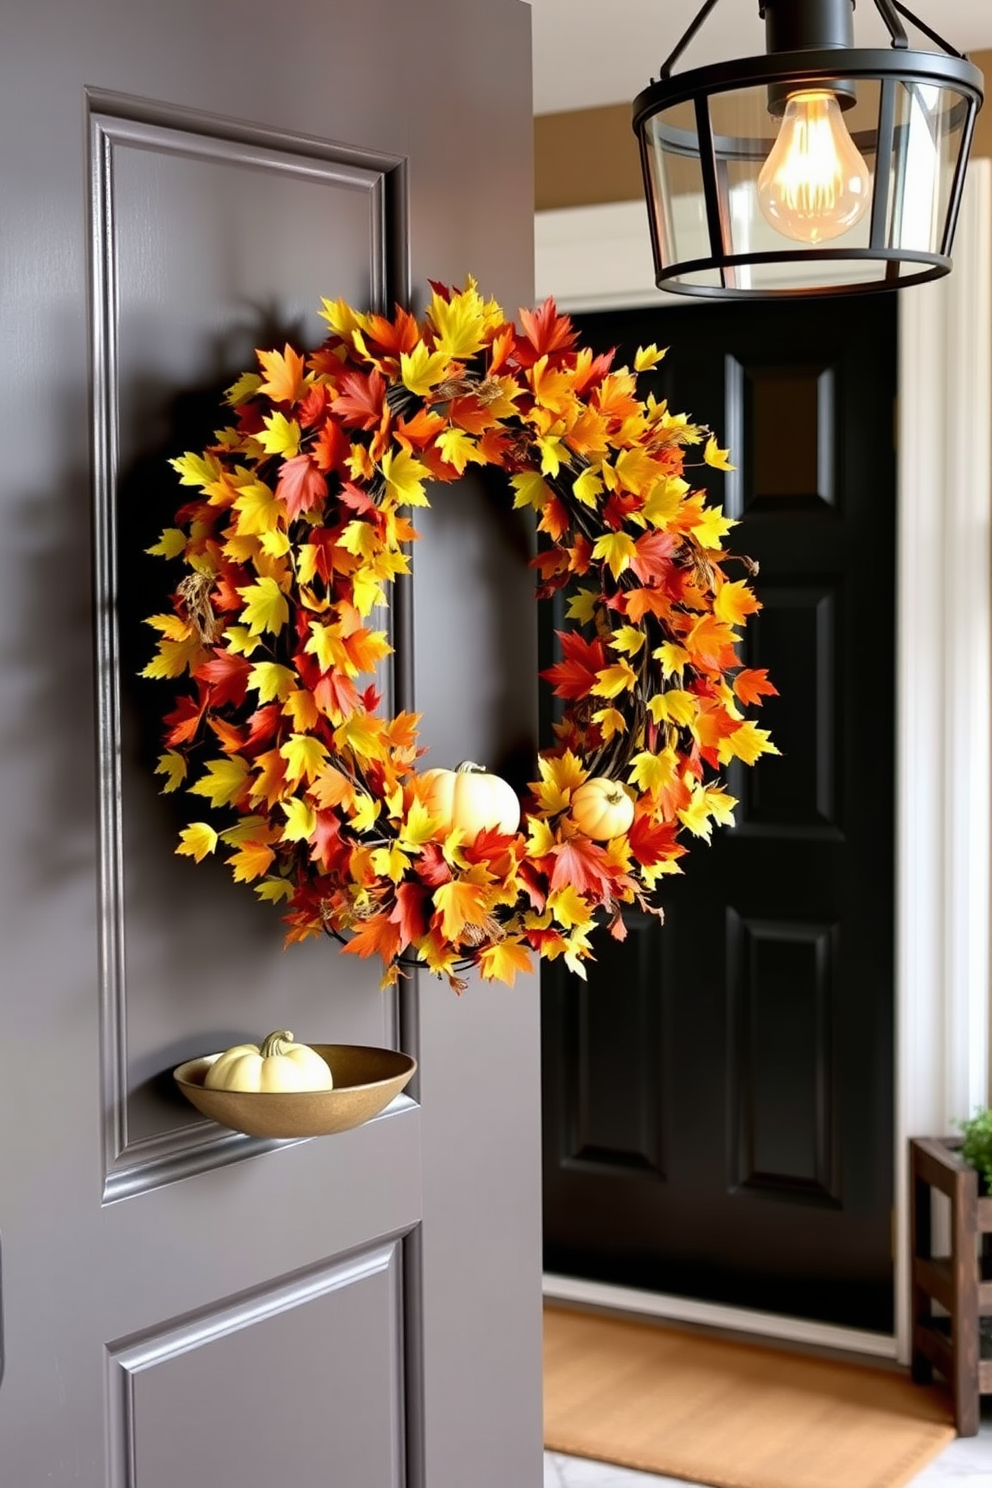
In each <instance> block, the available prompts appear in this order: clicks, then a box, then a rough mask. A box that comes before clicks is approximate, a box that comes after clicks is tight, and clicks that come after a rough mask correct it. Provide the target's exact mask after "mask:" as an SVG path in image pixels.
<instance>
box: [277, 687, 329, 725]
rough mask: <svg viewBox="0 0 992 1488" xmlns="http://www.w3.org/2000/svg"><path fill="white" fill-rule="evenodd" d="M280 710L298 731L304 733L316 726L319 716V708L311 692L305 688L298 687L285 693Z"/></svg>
mask: <svg viewBox="0 0 992 1488" xmlns="http://www.w3.org/2000/svg"><path fill="white" fill-rule="evenodd" d="M282 711H283V712H284V713H285V714H286V717H287V718H289V719H290V720H291V722H292V724H293V727H294V728H295V729H296V730H297V732H298V733H301V734H305V733H307V732H308V730H310V729H313V728H316V727H317V720H318V719H319V718H320V709H319V708H318V707H317V704H316V702H315V701H314V696H313V693H312V692H308V691H307V690H306V689H305V688H298V689H296V690H294V691H291V692H289V693H287V694H286V700H285V702H284V703H283V706H282Z"/></svg>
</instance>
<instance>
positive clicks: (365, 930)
mask: <svg viewBox="0 0 992 1488" xmlns="http://www.w3.org/2000/svg"><path fill="white" fill-rule="evenodd" d="M342 950H344V951H346V952H347V953H348V955H350V956H361V957H362V958H363V959H367V958H368V957H369V956H376V955H378V956H381V957H382V959H383V961H384V962H385V963H386V964H387V965H388V964H389V962H390V961H392V960H394V959H395V958H396V956H397V955H398V954H399V950H400V927H399V926H398V925H394V924H393V922H392V920H391V919H390V918H389V916H388V915H384V914H377V915H372V916H371V918H370V919H367V920H363V921H362V924H361V926H360V927H359V928H358V929H357V930H356V931H355V933H354V935H353V936H352V937H351V939H350V940H349V941H348V942H347V943H346V944H345V945H344V946H342Z"/></svg>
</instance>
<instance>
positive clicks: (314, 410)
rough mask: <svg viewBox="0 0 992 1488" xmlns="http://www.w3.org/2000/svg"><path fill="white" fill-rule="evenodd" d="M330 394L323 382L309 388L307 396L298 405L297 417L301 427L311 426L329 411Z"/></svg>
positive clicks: (307, 427)
mask: <svg viewBox="0 0 992 1488" xmlns="http://www.w3.org/2000/svg"><path fill="white" fill-rule="evenodd" d="M328 398H329V394H328V391H327V388H326V386H325V385H324V383H322V382H316V383H314V385H313V387H311V388H307V391H306V396H305V397H303V398H301V399H300V401H299V403H298V404H297V405H296V417H297V419H298V420H299V424H300V428H301V429H309V428H311V427H312V426H313V425H314V424H315V423H316V422H317V420H318V419H320V418H322V417H323V416H324V414H325V413H326V412H327V403H328Z"/></svg>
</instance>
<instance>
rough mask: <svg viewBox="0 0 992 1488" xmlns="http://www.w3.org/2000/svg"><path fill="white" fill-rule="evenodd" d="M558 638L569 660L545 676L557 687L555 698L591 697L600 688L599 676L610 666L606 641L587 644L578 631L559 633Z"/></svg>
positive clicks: (558, 631) (560, 663)
mask: <svg viewBox="0 0 992 1488" xmlns="http://www.w3.org/2000/svg"><path fill="white" fill-rule="evenodd" d="M555 635H556V636H557V637H558V639H559V641H560V642H561V649H562V651H563V653H564V657H565V659H564V661H559V662H557V663H556V664H555V665H554V666H552V667H548V668H547V670H546V671H543V672H542V673H541V676H542V677H543V678H544V680H545V681H546V682H550V683H551V684H552V685H553V687H554V690H555V697H561V698H573V699H578V698H584V697H587V696H588V694H589V693H590V692H591V691H592V689H593V687H594V686H595V685H596V673H597V672H601V671H602V670H603V668H604V667H605V666H606V652H605V651H604V649H603V643H602V641H600V640H598V639H597V640H594V641H587V640H586V639H585V638H584V637H583V636H581V635H579V633H578V631H577V630H571V631H569V630H556V631H555Z"/></svg>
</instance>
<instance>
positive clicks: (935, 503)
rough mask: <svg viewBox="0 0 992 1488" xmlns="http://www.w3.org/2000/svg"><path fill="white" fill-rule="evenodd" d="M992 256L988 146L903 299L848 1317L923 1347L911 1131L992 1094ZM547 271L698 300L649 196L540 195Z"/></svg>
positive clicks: (572, 302) (798, 1330)
mask: <svg viewBox="0 0 992 1488" xmlns="http://www.w3.org/2000/svg"><path fill="white" fill-rule="evenodd" d="M990 266H992V161H987V160H977V161H973V162H972V165H971V167H970V169H969V173H968V182H967V187H966V191H965V200H964V204H963V208H962V213H961V222H960V226H959V229H958V235H957V242H956V244H955V253H954V272H953V273H952V274H951V275H949V276H948V277H947V278H946V279H943V280H940V281H938V282H937V283H935V284H930V285H924V286H921V287H918V288H915V289H909V290H904V291H901V292H900V297H899V299H900V305H899V417H898V431H897V439H898V448H899V469H898V522H897V528H898V551H897V588H898V600H897V640H896V650H897V656H896V669H897V720H896V729H897V739H896V760H897V781H896V839H897V840H896V946H895V964H896V1051H895V1053H896V1092H897V1093H896V1110H895V1131H896V1144H895V1152H894V1154H893V1158H894V1162H895V1189H896V1331H895V1336H894V1338H893V1339H888V1338H885V1337H882V1336H881V1335H873V1334H865V1333H860V1332H857V1331H856V1330H853V1329H835V1328H831V1329H829V1330H828V1331H829V1333H830V1335H831V1346H834V1347H842V1348H847V1349H852V1350H857V1351H858V1352H868V1353H880V1354H888V1355H890V1356H891V1355H892V1354H893V1353H895V1354H896V1355H897V1357H898V1358H899V1359H901V1360H902V1361H903V1362H905V1361H906V1360H907V1359H908V1355H909V1325H910V1319H909V1282H908V1277H909V1237H908V1203H907V1200H908V1179H907V1143H908V1139H909V1138H910V1137H911V1136H917V1135H923V1134H926V1135H938V1134H941V1133H948V1132H950V1131H951V1130H952V1129H953V1127H952V1122H953V1119H954V1118H955V1117H960V1116H965V1115H967V1114H969V1113H970V1112H971V1111H972V1110H973V1108H974V1107H975V1106H976V1105H979V1104H982V1103H984V1102H985V1101H986V1100H987V1099H988V1098H989V887H990V875H989V855H990V835H992V825H990V809H992V802H990V789H989V770H990V765H992V748H990V728H989V715H990V680H989V679H990V669H992V627H990V575H989V553H990V464H992V438H990V425H992V418H990V414H992V273H990ZM535 277H536V284H537V294H538V298H539V299H540V298H542V297H543V296H545V295H548V294H551V295H554V297H555V298H556V299H557V301H558V303H559V305H560V307H561V308H562V309H564V310H576V311H578V310H598V309H607V308H621V307H634V306H638V305H657V304H659V303H664V304H666V306H667V305H672V306H676V305H678V306H681V307H684V308H686V309H690V308H691V307H692V306H693V305H694V304H695V303H696V302H695V301H693V300H692V299H690V298H688V297H685V296H678V295H663V296H660V295H659V291H658V290H657V289H656V288H655V287H654V283H653V275H652V270H651V258H650V249H649V247H648V235H647V232H646V231H645V224H644V206H643V203H642V202H620V203H612V204H609V205H605V206H598V207H581V208H568V209H565V210H561V211H554V212H539V213H538V214H537V220H536V275H535ZM878 437H879V438H880V439H885V438H888V437H889V431H888V430H887V429H880V430H879V431H878ZM869 602H870V599H869V598H868V597H867V596H866V604H867V603H869ZM865 768H866V769H868V770H870V769H871V768H872V765H871V760H870V757H867V756H866V761H865ZM880 786H881V788H883V789H884V788H885V782H880ZM607 1294H609V1296H607ZM545 1295H546V1296H548V1297H557V1298H560V1299H562V1300H570V1301H585V1302H587V1303H589V1304H590V1305H597V1306H604V1307H620V1308H623V1309H625V1310H633V1311H641V1312H645V1313H648V1314H650V1315H652V1316H655V1317H669V1318H672V1319H681V1320H684V1321H699V1322H703V1321H708V1322H710V1323H712V1324H714V1325H716V1326H720V1327H724V1328H738V1329H743V1330H745V1331H748V1332H752V1333H759V1334H760V1333H763V1334H766V1335H768V1336H771V1337H778V1338H789V1339H791V1340H793V1341H797V1342H806V1343H823V1342H824V1341H825V1340H824V1338H823V1336H822V1334H823V1328H822V1325H820V1324H816V1323H812V1322H810V1323H803V1322H797V1320H796V1319H783V1318H774V1317H770V1316H769V1315H767V1314H761V1313H751V1312H748V1311H747V1310H745V1309H737V1308H724V1307H719V1308H714V1307H711V1306H710V1305H709V1304H704V1303H697V1302H686V1300H685V1299H682V1298H674V1297H662V1296H658V1295H656V1294H642V1293H639V1292H633V1291H631V1290H629V1289H627V1288H622V1287H603V1286H601V1285H600V1284H598V1283H588V1282H582V1281H576V1280H574V1279H572V1278H563V1277H550V1276H548V1277H546V1278H545ZM704 1314H705V1316H704Z"/></svg>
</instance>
